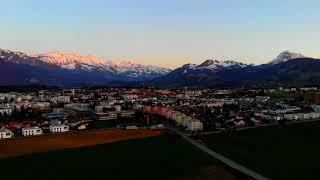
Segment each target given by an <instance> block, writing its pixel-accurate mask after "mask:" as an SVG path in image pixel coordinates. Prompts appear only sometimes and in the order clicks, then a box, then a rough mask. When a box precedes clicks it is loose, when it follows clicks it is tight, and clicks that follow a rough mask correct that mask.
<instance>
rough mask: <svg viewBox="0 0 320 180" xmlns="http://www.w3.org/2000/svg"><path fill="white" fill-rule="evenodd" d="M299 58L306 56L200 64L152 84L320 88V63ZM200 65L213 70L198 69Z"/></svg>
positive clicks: (289, 53)
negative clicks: (264, 61)
mask: <svg viewBox="0 0 320 180" xmlns="http://www.w3.org/2000/svg"><path fill="white" fill-rule="evenodd" d="M297 57H298V58H297ZM299 57H305V56H303V55H301V54H298V53H292V52H290V51H284V52H282V53H281V54H280V55H279V56H278V57H277V58H276V59H274V60H273V61H271V62H270V63H268V64H263V65H258V66H253V65H246V64H242V63H234V62H233V61H231V62H232V63H231V64H233V65H230V66H219V65H214V66H212V63H207V61H205V62H204V63H202V64H200V65H190V64H187V65H184V66H182V67H180V68H177V69H175V70H173V71H172V72H170V73H168V74H167V75H165V76H163V77H159V78H156V79H155V80H154V81H153V84H154V85H158V86H164V87H184V86H191V87H214V86H228V87H230V86H243V85H246V86H278V85H284V86H286V85H289V86H304V85H320V60H318V59H313V58H299ZM290 58H293V59H290ZM203 64H206V65H205V66H204V67H209V66H210V67H214V68H199V67H202V66H203ZM218 64H219V63H218ZM229 64H230V63H229Z"/></svg>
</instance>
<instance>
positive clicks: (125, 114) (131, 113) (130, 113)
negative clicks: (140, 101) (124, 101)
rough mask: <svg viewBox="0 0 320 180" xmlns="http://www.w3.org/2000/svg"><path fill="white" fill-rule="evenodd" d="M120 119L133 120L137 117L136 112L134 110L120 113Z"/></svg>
mask: <svg viewBox="0 0 320 180" xmlns="http://www.w3.org/2000/svg"><path fill="white" fill-rule="evenodd" d="M119 115H120V117H122V118H132V117H135V115H136V111H134V110H123V111H120V112H119Z"/></svg>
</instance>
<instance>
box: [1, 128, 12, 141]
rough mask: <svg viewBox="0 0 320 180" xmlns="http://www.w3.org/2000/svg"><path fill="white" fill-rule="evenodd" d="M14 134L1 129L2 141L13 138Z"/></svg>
mask: <svg viewBox="0 0 320 180" xmlns="http://www.w3.org/2000/svg"><path fill="white" fill-rule="evenodd" d="M13 135H14V134H13V133H12V132H11V131H10V130H8V129H0V139H8V138H13Z"/></svg>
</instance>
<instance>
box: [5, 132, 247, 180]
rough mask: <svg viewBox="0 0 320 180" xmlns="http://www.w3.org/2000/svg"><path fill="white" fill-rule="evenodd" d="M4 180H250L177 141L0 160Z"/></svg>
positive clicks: (122, 144) (139, 141)
mask: <svg viewBox="0 0 320 180" xmlns="http://www.w3.org/2000/svg"><path fill="white" fill-rule="evenodd" d="M0 169H1V179H10V180H12V179H46V180H47V179H77V180H79V179H85V180H89V179H90V180H91V179H111V180H113V179H126V180H127V179H139V180H143V179H148V180H149V179H152V180H154V179H183V180H188V179H190V180H194V179H199V180H200V179H201V180H202V179H247V177H246V176H245V175H242V174H240V173H239V172H237V171H235V170H233V169H230V168H228V167H226V166H225V165H223V164H221V163H220V162H218V161H216V160H214V159H212V158H211V157H209V156H208V155H207V154H204V153H203V152H202V151H199V150H198V149H196V148H194V147H193V146H192V145H190V144H189V143H188V142H186V141H184V140H183V139H181V138H179V137H175V136H173V135H162V136H158V137H152V138H146V139H137V140H130V141H125V142H117V143H111V144H104V145H97V146H93V147H86V148H79V149H67V150H62V151H54V152H46V153H40V154H35V155H29V156H24V157H15V158H9V159H2V160H0Z"/></svg>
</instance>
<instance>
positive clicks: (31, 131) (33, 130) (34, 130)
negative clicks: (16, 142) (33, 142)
mask: <svg viewBox="0 0 320 180" xmlns="http://www.w3.org/2000/svg"><path fill="white" fill-rule="evenodd" d="M42 133H43V132H42V129H41V128H39V127H37V126H34V127H26V128H22V135H23V136H36V135H41V134H42Z"/></svg>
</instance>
